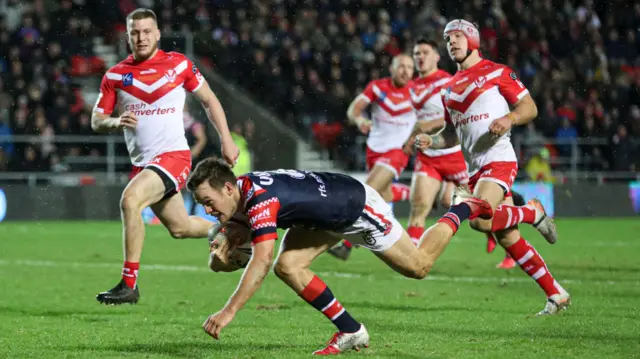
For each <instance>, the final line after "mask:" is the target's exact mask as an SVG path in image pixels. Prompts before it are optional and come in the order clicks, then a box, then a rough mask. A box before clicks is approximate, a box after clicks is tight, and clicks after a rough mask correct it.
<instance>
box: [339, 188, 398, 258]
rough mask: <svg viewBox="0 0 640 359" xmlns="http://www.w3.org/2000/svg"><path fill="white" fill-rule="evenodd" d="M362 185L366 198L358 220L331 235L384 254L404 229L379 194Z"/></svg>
mask: <svg viewBox="0 0 640 359" xmlns="http://www.w3.org/2000/svg"><path fill="white" fill-rule="evenodd" d="M363 185H364V189H365V192H366V196H367V198H366V202H365V207H364V210H363V211H362V214H361V215H360V218H358V220H357V221H356V222H355V223H354V224H352V225H351V227H349V228H347V229H345V230H343V231H341V232H333V233H335V234H336V235H337V236H339V237H341V238H343V239H346V240H348V241H349V242H351V243H353V244H355V245H357V246H361V247H365V248H368V249H369V250H372V251H374V252H384V251H386V250H387V249H389V248H391V246H393V245H394V244H395V243H396V242H397V241H399V240H400V238H402V233H403V232H404V229H403V228H402V226H401V225H400V223H399V222H398V220H397V219H396V218H395V217H394V216H393V211H392V210H391V206H389V204H387V202H385V201H384V199H382V197H381V196H380V194H379V193H378V192H377V191H376V190H375V189H373V188H371V187H370V186H368V185H366V184H363Z"/></svg>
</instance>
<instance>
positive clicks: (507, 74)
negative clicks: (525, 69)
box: [498, 67, 529, 105]
mask: <svg viewBox="0 0 640 359" xmlns="http://www.w3.org/2000/svg"><path fill="white" fill-rule="evenodd" d="M498 89H499V90H500V93H501V94H502V96H504V98H505V100H507V102H508V103H509V104H510V105H513V104H515V103H516V102H518V101H520V99H521V98H523V97H524V96H526V95H527V94H528V93H529V90H527V88H526V87H524V85H523V84H522V82H520V80H519V79H518V76H517V75H516V73H515V72H514V71H513V70H512V69H510V68H508V67H504V69H503V71H502V74H500V77H499V80H498Z"/></svg>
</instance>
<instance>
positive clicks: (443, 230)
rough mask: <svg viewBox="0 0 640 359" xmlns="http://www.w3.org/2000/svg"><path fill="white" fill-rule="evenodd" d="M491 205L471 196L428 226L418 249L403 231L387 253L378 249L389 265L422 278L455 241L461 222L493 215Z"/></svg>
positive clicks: (407, 275) (409, 274)
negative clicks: (454, 237) (453, 239)
mask: <svg viewBox="0 0 640 359" xmlns="http://www.w3.org/2000/svg"><path fill="white" fill-rule="evenodd" d="M491 215H492V210H491V206H489V204H488V203H487V202H486V201H483V200H480V199H477V198H473V197H472V198H468V199H466V200H465V202H463V203H461V204H458V205H456V206H454V207H452V208H450V209H449V212H447V213H446V214H445V215H444V216H443V217H442V218H441V219H440V220H438V222H437V223H436V224H434V225H433V226H431V227H430V228H429V229H427V230H426V231H425V232H424V234H423V235H422V238H421V240H420V245H419V247H418V248H416V246H415V244H414V243H413V241H412V240H411V238H410V237H409V234H408V233H407V232H405V231H404V230H403V232H402V236H401V237H400V239H399V240H398V241H397V242H396V243H394V245H393V246H391V248H389V249H387V250H386V251H384V252H374V253H375V254H376V255H377V256H378V258H380V259H382V261H384V262H385V263H386V264H387V265H388V266H389V267H391V268H392V269H393V270H395V271H396V272H398V273H400V274H402V275H403V276H405V277H409V278H415V279H422V278H424V277H426V276H427V274H428V273H429V271H431V268H432V267H433V265H434V264H435V262H436V260H437V259H438V258H439V257H440V256H441V255H442V253H443V252H444V250H445V248H447V246H448V245H449V242H451V238H453V236H454V235H455V234H456V232H457V230H458V228H459V227H460V222H462V221H464V220H465V219H467V218H469V219H473V218H476V217H483V218H490V217H491Z"/></svg>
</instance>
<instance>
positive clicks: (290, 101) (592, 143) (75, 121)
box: [0, 0, 640, 171]
mask: <svg viewBox="0 0 640 359" xmlns="http://www.w3.org/2000/svg"><path fill="white" fill-rule="evenodd" d="M84 2H87V3H89V2H90V1H89V0H80V1H73V2H72V1H71V0H62V1H60V2H59V5H58V6H57V7H56V8H54V9H51V8H49V7H45V6H44V3H45V1H44V0H34V1H31V2H28V1H27V2H25V1H15V0H0V13H1V14H3V17H2V20H1V21H0V135H2V134H6V133H13V134H25V133H27V134H39V135H42V136H53V135H54V134H67V133H77V134H88V133H90V132H91V131H90V130H91V129H90V125H88V117H89V112H88V111H90V107H87V105H86V104H84V103H83V102H82V99H81V97H80V96H79V90H78V88H74V86H72V85H71V83H72V82H71V81H70V79H71V78H74V77H77V76H90V75H91V74H98V76H99V74H101V72H103V71H104V68H103V67H104V66H103V64H101V62H100V60H99V59H98V58H96V57H95V56H93V53H92V46H91V39H92V37H93V36H95V35H100V36H105V37H109V36H112V33H113V32H114V31H122V30H123V25H124V22H123V20H124V16H125V14H126V13H127V12H128V11H130V10H133V9H134V8H136V7H138V6H144V7H150V8H152V9H154V10H155V11H156V13H157V14H158V17H159V22H160V28H161V30H162V31H163V32H165V33H166V32H170V31H173V32H180V31H184V30H188V31H193V32H195V33H198V34H199V36H201V37H200V39H201V40H200V41H204V42H205V44H206V43H210V44H211V45H212V47H213V45H215V46H216V47H215V48H216V49H221V51H217V52H216V53H215V56H213V57H210V58H208V60H209V61H210V63H211V64H212V66H213V68H214V70H215V71H218V72H219V73H220V74H221V75H222V76H224V77H225V78H226V79H227V80H229V81H231V82H234V83H236V84H238V85H240V86H241V87H243V88H245V89H246V90H247V91H248V92H249V93H250V94H251V95H252V97H253V98H254V99H255V100H256V101H258V102H260V103H262V104H263V105H264V106H266V107H267V108H269V109H271V110H272V111H273V112H274V113H276V114H277V115H278V116H279V117H280V118H281V119H282V120H283V121H284V122H285V123H287V124H288V125H289V126H291V127H293V128H295V129H296V130H297V131H298V132H299V133H300V134H302V135H303V136H305V137H308V138H313V139H315V141H316V142H317V143H318V144H319V145H320V146H322V147H324V148H326V149H328V150H329V153H331V155H332V157H333V158H335V159H339V160H340V161H341V162H342V163H343V164H344V165H345V166H346V167H347V168H348V169H356V170H361V169H363V163H362V161H361V160H360V158H361V153H362V152H363V143H364V141H363V137H362V136H361V135H360V134H358V133H357V130H356V129H355V128H354V127H353V126H349V125H348V124H347V123H346V115H345V113H346V109H347V107H348V104H349V102H350V101H351V100H352V99H353V98H354V97H355V96H357V94H358V93H359V92H360V91H361V90H362V89H363V88H364V86H365V85H366V83H367V82H368V81H370V80H372V79H376V78H380V77H384V76H387V75H388V71H387V68H388V66H389V64H390V59H391V57H392V56H394V55H396V54H399V53H401V52H410V51H411V47H412V42H413V40H414V39H415V38H416V37H417V36H426V37H430V38H433V39H436V40H438V41H439V42H440V43H441V54H442V60H441V63H440V66H441V67H442V68H444V69H445V70H448V71H450V72H454V71H455V66H454V64H453V63H452V62H451V61H450V60H449V59H448V56H447V55H446V52H445V44H444V43H443V41H442V29H443V27H444V25H445V24H446V22H447V21H448V20H449V19H452V18H458V17H463V18H466V19H470V20H473V21H475V22H476V23H478V25H479V28H480V31H481V43H482V53H483V56H484V57H486V58H488V59H490V60H494V61H497V62H502V63H505V64H507V65H508V66H510V67H512V68H514V69H515V70H516V72H517V73H518V74H519V76H520V78H521V80H522V81H523V82H524V83H525V85H526V86H527V87H528V88H529V90H530V91H531V93H532V95H533V96H534V98H535V100H536V103H537V105H538V109H539V117H538V118H537V119H536V120H535V122H534V123H532V124H530V125H528V126H526V127H523V128H519V129H517V130H515V131H514V133H513V136H512V139H513V142H514V144H517V145H518V148H519V149H522V151H521V153H520V155H521V160H522V161H523V162H526V161H528V160H529V159H531V158H534V157H535V158H537V159H540V158H547V159H548V161H550V164H551V166H552V167H554V168H559V169H562V168H563V167H569V166H570V164H569V162H568V161H567V159H573V160H574V162H575V161H576V160H577V162H578V164H579V169H580V170H584V171H596V170H598V171H600V170H615V171H635V170H636V166H638V165H640V163H639V160H638V158H639V156H638V153H639V152H638V144H639V143H640V142H639V141H638V139H640V56H639V55H640V27H638V24H640V3H637V2H636V3H634V2H629V1H625V0H607V1H598V0H529V1H524V0H510V1H506V0H473V1H445V0H439V1H438V0H430V1H418V0H173V1H159V0H155V1H154V0H138V1H135V0H120V1H117V2H114V3H113V4H111V3H110V4H111V5H109V4H107V1H106V0H105V1H95V3H96V5H95V6H94V5H92V6H89V5H88V4H84V6H82V5H83V3H84ZM54 3H58V2H54ZM91 3H94V2H91ZM115 4H117V6H114V5H115ZM80 10H82V11H80ZM92 25H93V26H92ZM203 55H206V54H203ZM89 105H92V104H89ZM575 138H579V139H581V141H582V142H581V143H580V145H578V146H574V145H571V144H570V143H571V140H572V139H575ZM549 140H568V141H565V142H564V143H559V144H556V145H552V144H549ZM524 144H526V145H524ZM100 151H101V148H99V147H98V146H94V147H92V146H82V147H75V146H69V147H66V146H65V147H60V146H52V145H48V144H46V143H43V144H41V145H38V146H33V145H18V144H12V143H10V142H2V141H1V140H0V171H2V170H6V169H7V168H11V169H16V170H17V169H24V170H27V169H33V168H51V169H53V164H54V163H58V162H59V161H60V157H61V156H68V155H76V154H78V153H79V154H91V153H99V152H100ZM541 154H543V155H544V156H542V155H541ZM563 159H564V160H563ZM522 165H523V167H524V163H523V164H522ZM39 166H40V167H39Z"/></svg>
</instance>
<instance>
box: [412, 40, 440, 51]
mask: <svg viewBox="0 0 640 359" xmlns="http://www.w3.org/2000/svg"><path fill="white" fill-rule="evenodd" d="M413 45H414V46H417V45H429V46H431V47H432V48H433V49H434V50H436V51H438V43H437V42H435V40H431V39H427V38H426V37H420V38H418V39H417V40H416V41H415V43H414V44H413Z"/></svg>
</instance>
